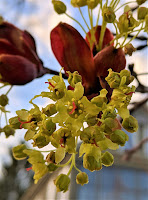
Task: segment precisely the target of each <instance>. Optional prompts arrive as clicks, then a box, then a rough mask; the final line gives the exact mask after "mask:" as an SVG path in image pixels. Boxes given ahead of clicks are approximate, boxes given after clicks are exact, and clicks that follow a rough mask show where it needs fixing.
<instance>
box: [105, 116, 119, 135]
mask: <svg viewBox="0 0 148 200" xmlns="http://www.w3.org/2000/svg"><path fill="white" fill-rule="evenodd" d="M104 124H105V129H104V131H105V132H106V133H107V134H111V133H112V131H113V130H115V129H116V128H118V122H117V120H116V119H112V118H106V119H105V121H104Z"/></svg>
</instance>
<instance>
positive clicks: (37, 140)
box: [33, 134, 49, 148]
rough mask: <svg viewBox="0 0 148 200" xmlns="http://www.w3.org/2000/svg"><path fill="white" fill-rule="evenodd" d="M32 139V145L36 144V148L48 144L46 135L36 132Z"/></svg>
mask: <svg viewBox="0 0 148 200" xmlns="http://www.w3.org/2000/svg"><path fill="white" fill-rule="evenodd" d="M33 140H34V142H33V147H36V146H37V147H38V148H43V147H45V146H46V145H48V144H49V141H48V140H46V137H45V136H42V135H39V134H36V135H35V136H34V138H33Z"/></svg>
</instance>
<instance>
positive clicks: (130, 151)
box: [122, 137, 148, 161]
mask: <svg viewBox="0 0 148 200" xmlns="http://www.w3.org/2000/svg"><path fill="white" fill-rule="evenodd" d="M146 142H148V137H146V138H144V139H143V140H141V141H140V142H139V144H137V145H136V146H135V147H133V148H131V149H128V150H125V154H124V155H123V157H122V160H126V161H128V160H130V159H131V157H132V156H133V154H134V153H136V152H137V151H139V150H140V149H141V148H142V147H143V145H144V144H145V143H146Z"/></svg>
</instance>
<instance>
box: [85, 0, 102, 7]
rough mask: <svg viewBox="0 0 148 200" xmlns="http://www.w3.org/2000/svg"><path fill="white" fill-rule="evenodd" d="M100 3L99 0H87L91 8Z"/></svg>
mask: <svg viewBox="0 0 148 200" xmlns="http://www.w3.org/2000/svg"><path fill="white" fill-rule="evenodd" d="M98 4H99V0H87V6H88V8H90V9H94V8H95V7H96V6H97V5H98Z"/></svg>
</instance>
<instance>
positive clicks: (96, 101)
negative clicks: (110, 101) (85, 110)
mask: <svg viewBox="0 0 148 200" xmlns="http://www.w3.org/2000/svg"><path fill="white" fill-rule="evenodd" d="M91 102H92V103H93V104H96V106H98V107H100V108H101V107H102V106H103V104H104V103H105V104H106V103H107V98H106V97H100V96H97V97H94V98H93V99H92V101H91Z"/></svg>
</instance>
